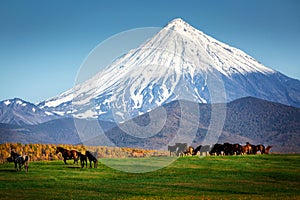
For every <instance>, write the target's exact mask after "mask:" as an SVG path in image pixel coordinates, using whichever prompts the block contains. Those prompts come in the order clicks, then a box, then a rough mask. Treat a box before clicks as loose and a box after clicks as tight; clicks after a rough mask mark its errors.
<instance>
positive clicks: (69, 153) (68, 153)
mask: <svg viewBox="0 0 300 200" xmlns="http://www.w3.org/2000/svg"><path fill="white" fill-rule="evenodd" d="M58 153H61V154H62V156H63V158H64V162H65V164H67V160H71V159H74V164H75V162H77V163H78V159H79V153H78V152H77V151H76V150H67V149H65V148H63V147H57V148H56V154H58Z"/></svg>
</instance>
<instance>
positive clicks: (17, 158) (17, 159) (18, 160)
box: [7, 151, 29, 172]
mask: <svg viewBox="0 0 300 200" xmlns="http://www.w3.org/2000/svg"><path fill="white" fill-rule="evenodd" d="M10 154H11V156H10V157H9V158H7V161H8V162H14V163H15V169H16V171H18V165H19V171H22V166H23V165H24V167H25V170H26V172H28V166H29V156H27V155H24V156H21V155H20V154H18V153H15V152H14V151H11V152H10Z"/></svg>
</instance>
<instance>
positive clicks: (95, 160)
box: [85, 151, 98, 168]
mask: <svg viewBox="0 0 300 200" xmlns="http://www.w3.org/2000/svg"><path fill="white" fill-rule="evenodd" d="M85 155H86V156H87V157H88V159H89V161H90V168H92V162H94V168H97V165H98V159H97V158H96V157H95V156H94V155H93V154H92V153H91V152H90V151H86V152H85Z"/></svg>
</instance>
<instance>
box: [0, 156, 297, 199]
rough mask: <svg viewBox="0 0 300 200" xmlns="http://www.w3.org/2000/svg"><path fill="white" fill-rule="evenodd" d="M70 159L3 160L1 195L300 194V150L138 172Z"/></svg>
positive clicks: (183, 161) (187, 160)
mask: <svg viewBox="0 0 300 200" xmlns="http://www.w3.org/2000/svg"><path fill="white" fill-rule="evenodd" d="M132 159H139V158H128V159H122V160H120V159H119V160H117V161H121V162H122V163H126V162H128V163H129V162H131V161H132ZM140 159H147V158H140ZM100 161H101V160H100ZM68 162H69V164H68V165H65V164H64V163H63V161H49V162H46V161H43V162H31V163H30V167H29V172H28V173H26V172H24V171H22V172H18V173H17V172H15V171H14V165H13V163H4V164H1V165H0V194H1V196H0V199H300V155H292V154H291V155H251V156H250V155H249V156H226V157H205V158H199V157H183V158H179V159H178V160H176V161H175V162H173V163H172V164H171V165H169V166H167V167H165V168H162V169H160V170H157V171H154V172H148V173H136V174H133V173H125V172H121V171H117V170H114V169H111V168H109V167H107V166H105V165H103V164H100V163H99V165H98V168H97V169H94V168H92V169H90V168H84V169H80V168H79V166H77V165H73V164H71V163H72V161H68ZM144 163H146V162H144Z"/></svg>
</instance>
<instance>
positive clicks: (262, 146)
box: [255, 144, 266, 154]
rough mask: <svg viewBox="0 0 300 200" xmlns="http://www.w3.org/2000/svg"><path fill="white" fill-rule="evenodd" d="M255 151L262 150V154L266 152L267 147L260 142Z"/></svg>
mask: <svg viewBox="0 0 300 200" xmlns="http://www.w3.org/2000/svg"><path fill="white" fill-rule="evenodd" d="M255 152H256V153H257V152H260V153H261V154H265V153H266V148H265V146H264V145H262V144H259V145H256V146H255Z"/></svg>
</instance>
